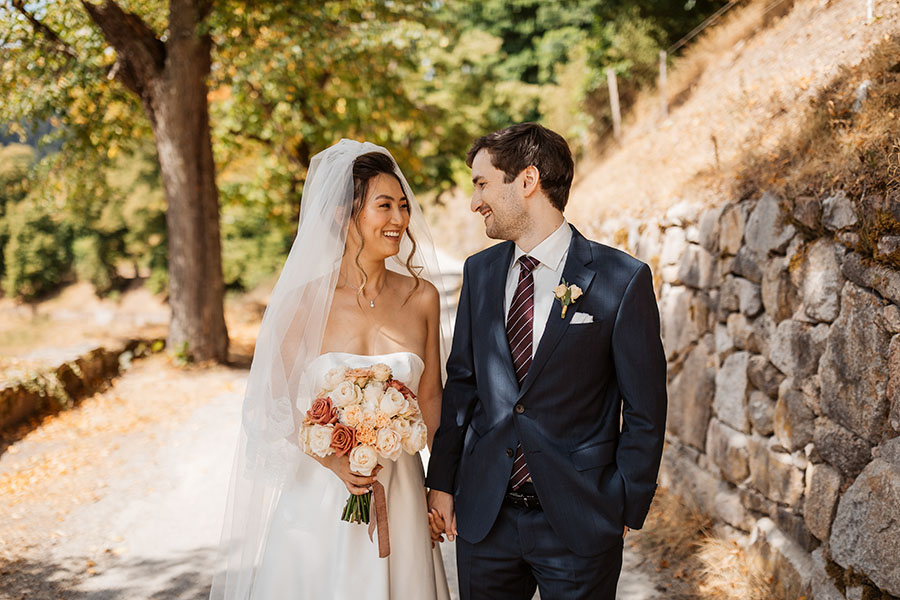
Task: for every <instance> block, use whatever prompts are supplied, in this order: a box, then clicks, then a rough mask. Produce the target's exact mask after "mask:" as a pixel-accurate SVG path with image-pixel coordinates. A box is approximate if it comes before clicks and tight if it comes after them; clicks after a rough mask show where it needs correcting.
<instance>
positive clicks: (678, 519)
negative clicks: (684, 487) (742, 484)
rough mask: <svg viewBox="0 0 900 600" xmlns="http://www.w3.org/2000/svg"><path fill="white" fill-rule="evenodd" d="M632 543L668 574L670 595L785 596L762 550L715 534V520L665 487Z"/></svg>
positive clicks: (715, 598)
mask: <svg viewBox="0 0 900 600" xmlns="http://www.w3.org/2000/svg"><path fill="white" fill-rule="evenodd" d="M630 541H631V543H633V544H635V545H637V546H638V548H639V550H640V552H641V554H643V555H644V556H645V557H646V558H647V561H648V563H649V564H651V565H656V569H657V571H660V572H661V573H662V574H663V575H666V576H667V577H668V580H669V582H670V583H669V584H667V585H666V586H665V589H661V590H660V591H661V592H663V593H664V597H665V598H666V599H667V600H696V599H701V598H702V599H703V600H726V599H735V598H740V599H741V600H796V599H793V598H792V599H787V598H784V599H781V598H779V597H778V595H777V592H776V590H775V586H774V585H773V583H774V582H773V580H772V575H771V574H770V573H769V572H768V571H767V568H766V565H765V563H764V561H763V559H762V557H761V555H760V554H759V553H758V552H757V551H756V550H755V549H754V548H753V547H749V548H745V547H742V546H739V545H738V544H736V543H735V542H733V541H731V540H728V539H725V538H723V537H720V536H719V535H717V534H716V533H715V532H714V530H713V523H712V521H711V520H710V519H709V518H708V517H706V516H704V515H703V514H701V513H700V512H698V511H697V510H695V509H693V508H692V507H691V506H689V505H688V504H686V503H685V502H683V501H682V500H681V499H680V498H679V497H678V496H676V495H674V494H672V493H671V492H669V491H668V490H666V489H660V490H658V491H657V494H656V498H655V499H654V501H653V506H652V508H651V509H650V515H649V516H648V517H647V522H646V523H645V524H644V527H643V529H641V530H640V531H639V532H635V534H634V535H633V538H631V539H630Z"/></svg>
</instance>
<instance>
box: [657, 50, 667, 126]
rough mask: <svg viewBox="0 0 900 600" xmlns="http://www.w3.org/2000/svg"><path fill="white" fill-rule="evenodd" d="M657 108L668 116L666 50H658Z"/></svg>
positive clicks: (663, 114) (664, 116)
mask: <svg viewBox="0 0 900 600" xmlns="http://www.w3.org/2000/svg"><path fill="white" fill-rule="evenodd" d="M659 109H660V113H661V114H662V117H663V118H664V119H665V118H666V117H667V116H669V106H668V103H667V102H666V51H665V50H660V51H659Z"/></svg>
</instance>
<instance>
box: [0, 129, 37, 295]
mask: <svg viewBox="0 0 900 600" xmlns="http://www.w3.org/2000/svg"><path fill="white" fill-rule="evenodd" d="M34 154H35V153H34V150H33V149H32V148H31V147H30V146H25V145H22V144H11V145H9V146H5V147H0V280H2V278H3V274H4V272H5V267H4V265H5V262H4V258H3V257H4V252H3V249H4V248H5V247H6V244H7V242H8V241H9V224H8V223H7V219H5V218H4V217H5V216H6V213H7V212H9V210H11V209H12V207H13V206H14V205H15V204H16V203H18V202H20V201H21V200H22V199H23V198H25V196H26V195H27V194H28V187H29V181H28V171H29V168H30V167H31V164H32V163H33V162H34Z"/></svg>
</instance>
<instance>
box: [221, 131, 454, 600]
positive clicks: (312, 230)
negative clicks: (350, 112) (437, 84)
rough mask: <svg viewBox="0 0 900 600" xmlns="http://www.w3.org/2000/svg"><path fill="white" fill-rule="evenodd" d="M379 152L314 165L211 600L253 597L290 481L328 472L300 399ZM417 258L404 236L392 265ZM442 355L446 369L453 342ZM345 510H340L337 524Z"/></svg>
mask: <svg viewBox="0 0 900 600" xmlns="http://www.w3.org/2000/svg"><path fill="white" fill-rule="evenodd" d="M369 152H380V153H383V154H386V155H387V156H389V157H391V155H390V153H389V152H388V151H387V150H386V149H384V148H382V147H380V146H376V145H374V144H370V143H368V142H362V143H361V142H356V141H353V140H347V139H342V140H341V141H340V142H338V143H337V144H335V145H334V146H331V147H330V148H328V149H327V150H324V151H323V152H320V153H319V154H317V155H315V156H314V157H313V159H312V161H311V163H310V166H309V171H308V173H307V178H306V183H305V185H304V187H303V198H302V201H301V206H300V228H299V230H298V232H297V237H296V238H295V239H294V243H293V246H292V247H291V251H290V254H289V255H288V257H287V260H286V261H285V264H284V268H283V270H282V272H281V276H280V277H279V278H278V282H277V283H276V284H275V288H274V289H273V291H272V295H271V299H270V301H269V305H268V307H267V308H266V312H265V315H264V316H263V320H262V325H261V327H260V330H259V336H258V338H257V342H256V349H255V351H254V354H253V363H252V365H251V367H250V375H249V378H248V380H247V391H246V394H245V397H244V402H243V411H242V420H241V427H240V433H239V437H238V441H237V449H236V452H235V456H234V466H233V468H232V472H231V483H230V485H229V490H228V500H227V504H226V508H225V521H224V526H223V529H222V538H221V542H220V545H219V553H218V559H217V562H216V571H215V573H214V576H213V583H212V590H211V592H210V599H211V600H220V599H226V600H237V599H242V600H243V599H247V598H249V597H250V593H251V591H252V586H253V581H254V576H255V571H256V567H257V565H258V563H259V560H260V558H261V557H262V553H263V550H264V548H265V543H266V537H267V535H268V529H269V525H270V522H271V518H272V514H273V512H274V509H275V506H276V504H277V502H278V499H279V497H280V494H281V491H282V489H283V488H284V486H285V485H286V484H287V483H288V482H289V481H303V470H304V469H321V468H322V467H321V466H320V465H319V464H318V463H317V462H315V461H314V460H312V459H309V458H307V457H305V456H304V455H303V454H302V451H301V450H300V446H299V443H298V441H297V432H298V429H299V424H300V420H301V419H302V415H303V414H304V413H305V412H306V410H307V409H308V408H309V406H310V404H311V402H312V398H305V397H299V395H300V394H299V390H300V388H301V386H300V379H301V376H302V375H303V372H304V370H305V368H306V365H308V364H309V363H310V362H312V360H313V359H315V358H316V357H317V356H318V355H319V352H320V349H321V347H322V338H323V336H324V332H325V324H326V321H327V319H328V314H329V311H330V308H331V301H332V297H333V295H334V289H335V285H336V284H337V279H338V272H339V270H340V266H341V259H342V257H343V254H344V247H345V246H344V245H345V241H346V237H347V230H348V227H349V224H350V218H351V209H352V203H353V176H352V170H353V163H354V161H355V160H356V158H357V157H358V156H360V155H362V154H366V153H369ZM391 160H392V161H393V162H394V172H395V173H396V175H397V177H398V178H399V179H400V182H401V185H402V187H403V190H404V192H405V193H406V196H407V198H408V200H409V210H410V223H409V231H410V232H412V234H413V236H414V237H415V240H416V245H417V247H416V249H415V254H414V255H413V259H412V264H413V266H414V268H415V270H416V271H417V273H418V274H419V276H420V277H421V278H423V279H425V280H427V281H430V282H431V283H432V284H434V285H435V286H436V287H437V289H438V291H439V292H442V291H443V290H442V286H441V281H440V272H439V269H438V263H437V257H436V254H435V250H434V243H433V241H432V239H431V235H430V233H429V231H428V227H427V225H426V222H425V218H424V216H423V214H422V210H421V208H420V207H419V204H418V203H417V202H416V199H415V196H414V195H413V193H412V190H411V189H410V187H409V184H408V183H407V181H406V179H405V178H404V177H403V174H402V173H401V172H400V169H399V167H397V163H396V161H394V160H393V157H391ZM412 251H413V244H412V243H411V241H410V239H409V236H404V239H403V240H402V242H401V246H400V252H399V254H398V255H397V256H394V257H391V258H390V259H388V260H387V267H388V268H389V269H391V270H394V271H397V272H400V273H407V269H406V262H407V259H408V257H409V256H410V254H411V252H412ZM441 297H442V298H443V294H441ZM441 315H442V318H441V330H442V331H441V333H442V336H441V338H442V340H446V339H447V338H448V336H449V319H448V318H447V311H446V310H445V309H444V307H442V311H441ZM441 355H442V363H443V357H444V356H445V349H444V347H443V342H442V351H441ZM311 508H314V509H317V508H318V506H315V507H311ZM339 510H340V507H335V514H334V518H335V519H337V518H338V517H339Z"/></svg>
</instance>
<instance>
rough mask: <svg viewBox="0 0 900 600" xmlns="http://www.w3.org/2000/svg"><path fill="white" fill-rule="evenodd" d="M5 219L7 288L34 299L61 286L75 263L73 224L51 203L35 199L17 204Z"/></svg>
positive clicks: (12, 292)
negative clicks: (72, 251)
mask: <svg viewBox="0 0 900 600" xmlns="http://www.w3.org/2000/svg"><path fill="white" fill-rule="evenodd" d="M5 220H6V223H7V227H8V228H9V241H8V242H7V243H6V247H5V248H4V251H3V258H4V264H5V265H6V270H5V273H4V276H3V291H4V292H5V293H6V294H7V295H10V296H20V297H22V298H25V299H34V298H36V297H38V296H40V295H41V294H44V293H46V292H48V291H50V290H52V289H54V288H55V287H56V286H58V285H59V284H60V282H61V281H62V280H63V277H64V276H65V275H66V273H67V272H68V271H69V268H70V266H71V264H72V254H71V228H70V227H68V226H67V225H66V224H65V223H61V222H59V219H58V218H57V213H56V211H55V210H54V207H53V206H51V205H50V204H49V203H46V202H38V201H32V200H25V201H23V202H21V203H19V204H17V205H15V206H13V208H12V210H11V211H10V212H9V214H8V215H7V217H6V219H5Z"/></svg>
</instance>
